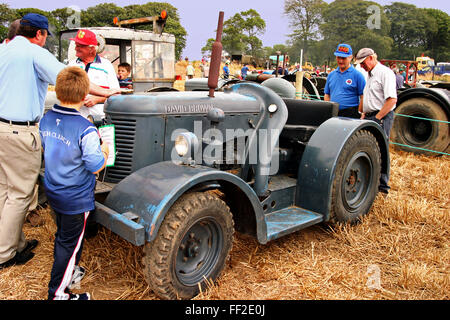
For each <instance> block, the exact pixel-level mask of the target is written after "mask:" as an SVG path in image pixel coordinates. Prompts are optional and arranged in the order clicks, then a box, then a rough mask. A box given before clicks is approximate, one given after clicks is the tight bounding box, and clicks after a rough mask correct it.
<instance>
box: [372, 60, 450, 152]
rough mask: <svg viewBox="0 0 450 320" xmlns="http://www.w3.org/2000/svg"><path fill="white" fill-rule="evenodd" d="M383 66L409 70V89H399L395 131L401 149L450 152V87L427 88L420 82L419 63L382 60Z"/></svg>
mask: <svg viewBox="0 0 450 320" xmlns="http://www.w3.org/2000/svg"><path fill="white" fill-rule="evenodd" d="M380 62H381V63H383V64H386V65H389V66H390V67H392V66H393V65H397V66H398V65H403V66H405V67H406V70H407V79H406V81H405V88H402V89H399V90H398V100H397V107H396V108H395V113H396V116H395V120H394V125H393V127H392V131H391V139H392V142H394V144H395V145H396V147H397V148H399V149H401V150H404V151H408V152H414V153H419V154H426V155H430V156H436V155H440V154H443V153H450V124H449V121H450V90H449V89H450V86H449V83H443V82H437V83H430V85H428V86H425V85H424V84H425V83H426V82H423V84H422V83H421V82H417V70H418V66H417V62H416V61H404V60H381V61H380Z"/></svg>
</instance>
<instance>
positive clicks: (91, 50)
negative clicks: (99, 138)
mask: <svg viewBox="0 0 450 320" xmlns="http://www.w3.org/2000/svg"><path fill="white" fill-rule="evenodd" d="M70 40H73V41H74V42H75V52H76V56H77V59H76V60H74V61H70V62H69V66H77V67H80V68H82V69H84V70H85V71H86V72H87V74H88V77H89V80H91V82H93V83H95V84H96V85H98V86H100V87H102V88H107V89H119V88H120V85H119V81H118V80H117V76H116V72H115V70H114V67H113V65H112V64H111V62H109V61H108V60H107V59H106V58H103V57H100V56H99V55H98V54H97V51H98V41H97V36H96V35H95V33H94V32H92V31H90V30H85V29H80V30H79V31H78V33H77V35H76V37H75V38H72V39H70ZM105 100H106V98H104V97H101V96H95V95H88V96H87V97H86V99H85V101H84V106H83V107H81V109H80V113H81V115H82V116H83V117H85V118H88V117H89V116H92V117H93V118H94V119H98V118H104V117H105V113H104V112H103V104H104V102H105Z"/></svg>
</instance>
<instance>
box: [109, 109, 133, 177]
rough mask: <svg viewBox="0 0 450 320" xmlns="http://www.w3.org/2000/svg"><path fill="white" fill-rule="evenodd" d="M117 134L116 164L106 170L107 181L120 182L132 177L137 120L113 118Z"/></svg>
mask: <svg viewBox="0 0 450 320" xmlns="http://www.w3.org/2000/svg"><path fill="white" fill-rule="evenodd" d="M111 121H112V124H113V125H114V127H115V134H116V162H115V164H114V166H113V167H108V168H107V170H106V181H109V182H119V181H120V180H122V179H123V178H125V177H126V176H128V175H130V174H131V172H132V167H133V153H134V145H135V136H136V120H133V119H121V118H115V117H111Z"/></svg>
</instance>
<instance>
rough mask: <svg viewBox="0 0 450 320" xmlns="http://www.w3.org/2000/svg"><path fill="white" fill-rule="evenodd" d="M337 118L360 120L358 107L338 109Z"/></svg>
mask: <svg viewBox="0 0 450 320" xmlns="http://www.w3.org/2000/svg"><path fill="white" fill-rule="evenodd" d="M338 117H347V118H354V119H360V118H361V115H360V114H359V112H358V106H356V107H350V108H345V109H339V112H338Z"/></svg>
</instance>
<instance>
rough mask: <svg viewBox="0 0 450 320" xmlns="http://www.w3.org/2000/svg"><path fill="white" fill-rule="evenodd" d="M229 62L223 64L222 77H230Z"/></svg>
mask: <svg viewBox="0 0 450 320" xmlns="http://www.w3.org/2000/svg"><path fill="white" fill-rule="evenodd" d="M228 65H229V62H228V61H227V62H225V65H224V66H223V78H224V79H228V78H229V77H230V68H229V67H228Z"/></svg>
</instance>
